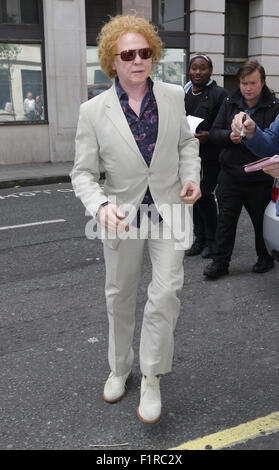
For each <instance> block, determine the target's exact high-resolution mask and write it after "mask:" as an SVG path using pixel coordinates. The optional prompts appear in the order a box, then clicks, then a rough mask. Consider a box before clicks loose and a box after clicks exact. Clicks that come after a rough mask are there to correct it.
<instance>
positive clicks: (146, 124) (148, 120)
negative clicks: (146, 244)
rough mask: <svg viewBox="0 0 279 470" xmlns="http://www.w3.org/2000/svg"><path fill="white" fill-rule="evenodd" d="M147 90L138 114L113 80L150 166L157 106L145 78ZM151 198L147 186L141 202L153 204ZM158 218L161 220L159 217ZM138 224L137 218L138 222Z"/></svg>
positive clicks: (131, 127) (149, 82)
mask: <svg viewBox="0 0 279 470" xmlns="http://www.w3.org/2000/svg"><path fill="white" fill-rule="evenodd" d="M147 84H148V91H147V93H146V95H145V97H144V98H143V100H142V103H141V109H140V115H139V116H137V115H136V113H135V112H134V111H133V109H132V108H131V107H130V105H129V97H128V95H127V93H126V92H125V91H124V90H123V88H122V87H121V85H120V83H119V80H118V78H116V80H115V87H116V93H117V96H118V98H119V101H120V104H121V107H122V109H123V112H124V114H125V117H126V119H127V122H128V124H129V126H130V129H131V131H132V134H133V136H134V138H135V141H136V143H137V145H138V148H139V150H140V152H141V154H142V156H143V158H144V160H145V162H146V164H147V166H148V167H149V166H150V163H151V159H152V155H153V151H154V148H155V144H156V140H157V134H158V108H157V103H156V100H155V96H154V94H153V90H152V89H153V82H152V80H151V79H150V78H148V79H147ZM153 203H154V202H153V199H152V196H151V193H150V189H149V187H148V188H147V191H146V194H145V196H144V198H143V201H142V203H141V204H146V205H150V204H153ZM160 220H162V219H161V218H160ZM137 225H138V226H139V218H138V224H137Z"/></svg>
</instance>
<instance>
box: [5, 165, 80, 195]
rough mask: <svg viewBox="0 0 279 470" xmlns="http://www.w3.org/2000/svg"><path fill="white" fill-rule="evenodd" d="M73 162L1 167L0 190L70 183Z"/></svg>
mask: <svg viewBox="0 0 279 470" xmlns="http://www.w3.org/2000/svg"><path fill="white" fill-rule="evenodd" d="M72 167H73V162H72V161H71V162H59V163H50V162H48V163H21V164H15V165H0V189H1V188H13V187H14V186H17V185H18V186H34V185H41V184H51V183H65V182H70V177H69V173H70V171H71V169H72Z"/></svg>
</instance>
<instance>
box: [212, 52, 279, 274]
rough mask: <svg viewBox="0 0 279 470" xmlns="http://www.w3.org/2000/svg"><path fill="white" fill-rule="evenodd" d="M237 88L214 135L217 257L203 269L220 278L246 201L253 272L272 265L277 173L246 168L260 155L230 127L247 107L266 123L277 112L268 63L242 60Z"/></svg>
mask: <svg viewBox="0 0 279 470" xmlns="http://www.w3.org/2000/svg"><path fill="white" fill-rule="evenodd" d="M237 77H238V80H239V89H238V90H237V91H236V92H235V93H233V94H232V95H231V96H229V97H227V98H226V99H225V101H224V103H223V105H222V106H221V108H220V111H219V113H218V115H217V117H216V120H215V122H214V124H213V127H212V129H211V131H210V139H211V140H212V142H213V143H215V144H216V145H218V146H220V147H221V152H220V156H219V163H220V167H221V170H220V173H219V178H218V186H217V190H216V196H217V200H218V206H219V216H218V222H217V229H216V234H215V241H214V254H213V256H212V258H213V261H212V262H211V263H210V264H209V265H208V266H207V267H206V268H205V270H204V275H205V276H206V277H208V278H214V279H216V278H218V277H220V276H223V275H225V274H227V273H228V267H229V263H230V260H231V255H232V251H233V247H234V242H235V235H236V229H237V223H238V219H239V216H240V213H241V210H242V207H243V206H244V207H245V209H246V210H247V212H248V214H249V216H250V218H251V221H252V223H253V226H254V231H255V246H256V252H257V256H258V260H257V262H256V264H255V265H254V266H253V272H256V273H263V272H266V271H269V270H270V269H272V268H273V267H274V260H273V258H272V257H271V256H270V255H269V254H268V252H267V249H266V246H265V243H264V239H263V216H264V211H265V208H266V206H267V204H268V203H269V201H270V198H271V188H272V184H273V179H272V178H271V177H270V176H269V175H266V174H264V173H263V172H261V171H258V172H255V173H247V174H246V173H245V171H244V169H243V166H244V165H246V164H247V163H251V162H253V161H254V160H257V157H255V155H254V154H253V153H252V152H250V151H249V150H248V149H247V147H246V146H245V145H244V144H243V143H242V142H241V141H240V137H239V135H235V134H234V133H233V132H232V130H231V123H232V120H233V118H234V116H235V115H236V114H237V113H239V112H240V111H244V112H245V113H246V114H248V115H249V116H251V117H252V118H253V120H254V121H255V122H256V123H257V125H258V126H259V127H260V128H261V129H264V128H266V127H268V126H269V125H270V124H271V122H272V121H274V119H275V118H276V116H277V115H278V113H279V101H278V99H277V98H276V97H275V96H274V94H273V92H272V91H271V90H270V89H269V88H268V87H267V86H266V84H265V71H264V68H263V67H262V66H261V65H260V64H259V63H258V62H257V61H248V62H246V63H245V64H243V65H242V66H241V67H240V69H239V71H238V74H237Z"/></svg>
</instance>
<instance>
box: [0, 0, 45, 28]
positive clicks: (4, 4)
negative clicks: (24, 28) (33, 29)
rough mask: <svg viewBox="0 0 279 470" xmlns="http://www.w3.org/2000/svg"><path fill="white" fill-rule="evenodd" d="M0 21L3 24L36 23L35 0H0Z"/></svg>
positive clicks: (36, 7) (36, 10)
mask: <svg viewBox="0 0 279 470" xmlns="http://www.w3.org/2000/svg"><path fill="white" fill-rule="evenodd" d="M0 5H1V6H0V14H1V16H0V22H1V23H3V24H38V23H39V8H38V2H37V0H9V1H8V0H0Z"/></svg>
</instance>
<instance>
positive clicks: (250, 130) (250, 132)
mask: <svg viewBox="0 0 279 470" xmlns="http://www.w3.org/2000/svg"><path fill="white" fill-rule="evenodd" d="M244 114H245V113H244V112H243V111H241V112H240V113H238V114H236V115H235V116H234V118H233V121H232V125H231V128H232V132H233V135H234V136H239V137H240V132H241V129H242V126H243V123H242V119H243V116H244ZM244 127H245V131H244V137H246V139H251V138H252V137H253V136H254V134H255V131H256V123H255V122H254V121H253V119H251V118H250V116H248V115H247V114H246V120H245V122H244Z"/></svg>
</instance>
